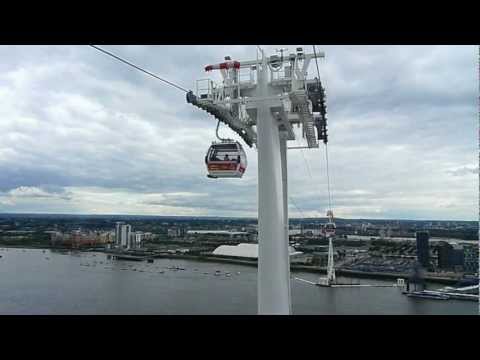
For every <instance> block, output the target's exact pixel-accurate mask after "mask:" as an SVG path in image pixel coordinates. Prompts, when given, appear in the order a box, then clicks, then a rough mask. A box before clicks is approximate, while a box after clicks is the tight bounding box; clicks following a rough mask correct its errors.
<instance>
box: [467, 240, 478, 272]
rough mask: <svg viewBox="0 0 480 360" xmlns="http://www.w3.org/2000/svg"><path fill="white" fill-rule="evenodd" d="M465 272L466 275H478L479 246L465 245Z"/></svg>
mask: <svg viewBox="0 0 480 360" xmlns="http://www.w3.org/2000/svg"><path fill="white" fill-rule="evenodd" d="M463 256H464V261H463V270H464V271H465V272H466V273H472V274H475V273H478V245H474V244H464V245H463Z"/></svg>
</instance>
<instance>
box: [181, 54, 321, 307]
mask: <svg viewBox="0 0 480 360" xmlns="http://www.w3.org/2000/svg"><path fill="white" fill-rule="evenodd" d="M284 50H285V49H281V51H280V52H281V55H272V56H268V57H267V56H265V54H264V52H263V50H261V49H259V50H257V59H256V60H250V61H240V62H239V61H232V60H231V59H230V57H225V61H224V62H222V63H219V64H214V65H208V66H206V67H205V70H206V71H211V70H215V69H218V70H220V72H221V74H222V77H223V82H222V84H219V85H217V84H215V83H214V82H213V81H212V80H210V79H202V80H197V91H196V94H194V93H193V92H192V91H190V92H189V93H187V102H188V103H191V104H192V105H194V106H197V107H199V108H200V109H203V110H205V111H207V112H208V113H209V114H211V115H213V116H215V118H216V119H218V120H219V121H222V122H223V123H225V124H227V125H228V126H229V127H230V128H231V129H232V130H233V131H235V132H236V133H237V134H238V135H239V136H240V137H241V138H242V139H243V140H244V141H245V143H246V144H247V145H248V146H250V147H251V146H253V145H256V147H257V149H258V223H259V224H258V225H259V226H258V227H259V235H258V244H259V256H258V313H259V314H290V313H291V296H290V259H289V252H288V201H287V200H288V185H287V149H288V148H287V141H288V140H295V132H294V131H293V126H294V125H297V126H299V127H300V126H301V127H302V134H303V138H304V139H305V140H306V145H305V147H306V148H318V146H319V143H318V140H323V141H324V142H325V143H326V142H327V131H326V108H325V92H324V89H323V87H322V85H321V83H320V79H311V80H308V79H307V69H308V66H309V64H310V61H311V60H312V59H315V57H324V54H323V53H317V54H315V55H314V54H306V53H304V51H303V49H302V48H297V49H296V52H295V53H290V54H289V55H284V54H283V52H284ZM242 70H243V71H242Z"/></svg>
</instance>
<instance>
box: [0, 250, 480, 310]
mask: <svg viewBox="0 0 480 360" xmlns="http://www.w3.org/2000/svg"><path fill="white" fill-rule="evenodd" d="M0 256H2V257H1V258H0V314H132V315H133V314H168V315H170V314H172V315H173V314H179V315H185V314H233V315H237V314H238V315H242V314H255V313H256V309H257V298H256V296H257V295H256V293H257V288H256V286H257V269H256V268H255V267H249V266H243V265H236V264H217V263H211V262H197V261H191V260H172V259H155V261H154V262H153V263H147V262H130V261H121V260H114V261H113V260H107V256H106V254H103V253H85V252H83V253H80V252H78V253H74V252H66V253H60V252H53V251H50V250H45V251H43V250H32V249H13V248H9V249H5V248H3V249H0ZM87 265H88V266H87ZM173 266H178V267H182V268H184V269H185V270H177V271H176V270H172V269H168V268H169V267H173ZM134 269H136V271H134ZM216 270H220V272H221V275H219V276H216V275H215V271H216ZM162 271H163V273H162ZM226 272H230V273H231V276H230V277H228V276H226V275H225V273H226ZM295 277H298V278H302V279H306V280H310V281H316V278H317V275H316V274H312V273H304V272H294V273H293V274H292V302H293V313H294V314H296V315H304V314H315V315H328V314H332V315H344V314H345V315H357V314H362V315H363V314H368V315H370V314H372V315H374V314H375V315H376V314H386V315H401V314H409V315H410V314H422V315H424V314H445V315H449V314H451V315H456V314H462V315H477V314H478V304H477V303H475V302H467V301H458V300H448V301H441V300H427V299H413V298H408V297H406V296H404V295H402V294H401V292H400V290H399V289H398V288H321V287H317V286H314V285H310V284H308V283H305V282H301V281H298V280H295ZM342 280H343V281H349V279H345V278H343V279H342ZM353 281H354V282H358V281H360V283H363V284H382V283H384V284H385V283H391V282H392V281H383V280H369V279H361V280H358V279H355V280H353ZM438 286H441V285H438Z"/></svg>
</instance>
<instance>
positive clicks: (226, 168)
mask: <svg viewBox="0 0 480 360" xmlns="http://www.w3.org/2000/svg"><path fill="white" fill-rule="evenodd" d="M205 164H206V165H207V171H208V175H207V176H208V177H209V178H215V179H216V178H241V177H242V176H243V174H244V172H245V170H246V168H247V156H246V155H245V151H244V150H243V148H242V145H240V143H239V142H237V141H224V142H221V143H212V145H211V146H210V149H208V152H207V155H206V156H205Z"/></svg>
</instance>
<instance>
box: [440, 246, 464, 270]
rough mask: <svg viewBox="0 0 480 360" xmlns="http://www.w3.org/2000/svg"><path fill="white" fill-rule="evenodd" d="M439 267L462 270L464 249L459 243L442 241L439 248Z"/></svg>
mask: <svg viewBox="0 0 480 360" xmlns="http://www.w3.org/2000/svg"><path fill="white" fill-rule="evenodd" d="M437 256H438V262H437V265H438V268H439V269H443V270H461V269H463V265H464V249H463V247H462V246H460V245H458V244H449V243H447V242H446V241H442V242H440V244H439V245H438V250H437Z"/></svg>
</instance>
